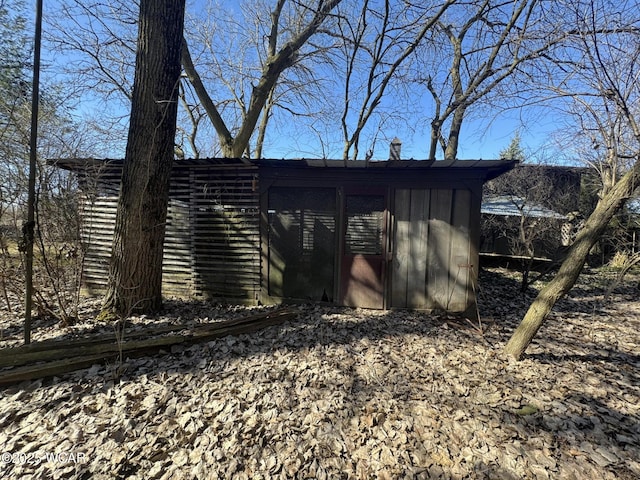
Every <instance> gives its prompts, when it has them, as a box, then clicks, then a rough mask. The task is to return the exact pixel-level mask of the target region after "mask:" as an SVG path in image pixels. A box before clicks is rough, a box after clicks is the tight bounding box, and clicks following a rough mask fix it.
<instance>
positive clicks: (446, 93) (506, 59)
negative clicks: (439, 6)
mask: <svg viewBox="0 0 640 480" xmlns="http://www.w3.org/2000/svg"><path fill="white" fill-rule="evenodd" d="M550 6H553V2H542V1H539V0H516V1H497V2H496V1H491V0H478V1H472V2H463V3H460V4H456V5H455V6H454V8H452V9H449V12H448V15H447V16H446V17H445V18H443V19H441V20H440V21H439V22H438V25H437V29H438V33H439V39H438V40H436V41H434V42H433V43H432V44H431V45H429V48H428V49H425V50H424V53H423V57H424V59H425V60H424V61H423V64H422V71H423V72H430V73H429V74H428V75H426V76H425V75H424V74H419V75H417V78H416V80H417V81H418V82H419V83H420V84H422V85H423V86H425V87H426V88H427V90H428V91H429V93H430V94H431V96H432V99H433V114H432V116H431V138H430V141H429V154H428V158H430V159H435V158H436V156H437V151H438V147H440V148H441V149H442V152H443V155H444V158H445V159H450V158H455V157H456V156H457V153H458V148H459V142H460V133H461V129H462V126H463V124H464V122H465V120H466V119H467V118H468V117H469V114H470V113H471V110H472V107H474V106H475V107H479V106H480V105H485V106H486V107H490V108H493V107H496V106H497V107H498V108H499V109H501V110H504V109H505V108H506V107H508V106H509V104H510V103H512V102H515V101H516V100H517V99H518V98H519V94H518V93H517V92H518V77H519V75H520V73H521V72H522V70H523V69H524V68H525V67H526V66H527V65H528V64H530V63H533V62H536V61H538V60H539V59H540V58H541V57H542V56H543V55H544V54H545V53H546V52H547V51H548V50H549V49H550V48H551V47H552V46H553V45H554V44H556V43H557V42H559V41H561V40H562V38H564V37H565V36H566V35H567V33H566V32H563V31H562V30H561V29H559V28H557V26H556V25H554V24H553V23H552V22H550V18H553V16H554V15H555V14H556V12H551V11H549V8H551V7H550Z"/></svg>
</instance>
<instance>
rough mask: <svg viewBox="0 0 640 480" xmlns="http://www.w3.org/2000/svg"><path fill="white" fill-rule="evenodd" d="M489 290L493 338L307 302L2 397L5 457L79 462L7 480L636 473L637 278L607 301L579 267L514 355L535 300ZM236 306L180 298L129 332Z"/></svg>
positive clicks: (440, 322)
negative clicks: (199, 340) (286, 313)
mask: <svg viewBox="0 0 640 480" xmlns="http://www.w3.org/2000/svg"><path fill="white" fill-rule="evenodd" d="M482 280H483V282H482V285H483V287H482V290H481V291H480V300H481V307H480V308H481V312H482V313H483V322H484V325H485V327H486V328H485V330H486V331H485V333H484V336H481V335H480V334H479V332H478V329H477V328H475V326H473V325H472V324H470V323H468V322H466V321H464V320H461V319H456V318H452V317H449V316H438V315H426V314H423V313H419V312H406V311H391V312H379V311H367V310H358V309H344V308H330V307H318V306H301V307H299V309H300V310H299V315H298V317H297V318H296V319H295V320H293V321H290V322H287V323H286V324H284V325H282V326H275V327H269V328H267V329H265V330H262V331H260V332H257V333H254V334H246V335H240V336H237V337H226V338H222V339H219V340H216V341H212V342H209V343H206V344H202V345H193V346H189V347H186V348H182V347H178V348H174V350H173V351H172V352H170V353H167V354H166V355H157V356H155V357H148V358H138V359H134V360H128V361H127V362H126V364H127V365H126V367H127V370H126V372H125V374H124V376H123V377H122V378H121V379H120V380H117V381H114V379H113V370H114V369H113V368H112V366H109V365H107V366H101V365H95V366H94V367H92V368H90V369H88V370H87V369H85V370H81V371H78V372H75V373H73V374H68V375H64V376H62V377H60V378H55V379H48V380H44V381H42V380H39V381H34V382H28V383H26V382H25V383H23V384H20V385H18V386H14V387H10V388H5V389H4V390H2V391H0V445H1V446H2V447H3V448H2V450H3V451H4V452H10V453H14V454H19V453H22V454H25V455H26V454H29V453H31V454H32V456H35V455H36V454H40V453H41V452H73V453H75V454H76V455H77V454H81V456H80V457H79V458H80V459H81V460H82V461H79V462H57V463H53V462H42V463H38V464H34V463H33V462H32V463H31V464H29V463H26V462H23V463H21V462H19V461H18V462H3V463H2V464H0V476H2V478H30V477H32V478H89V477H91V478H114V477H120V478H125V477H126V478H141V479H142V478H145V479H147V478H166V479H169V478H394V479H395V478H445V479H450V478H507V479H511V478H513V479H516V478H517V479H519V478H554V479H555V478H575V479H582V478H611V479H613V478H622V479H631V478H637V477H639V476H640V454H639V453H638V452H640V426H639V425H640V406H639V405H640V373H639V372H640V370H639V368H640V358H639V356H638V352H639V351H640V350H639V348H638V347H639V344H640V341H639V339H638V335H639V334H638V331H639V330H640V329H639V327H640V308H639V307H638V304H637V300H638V291H637V289H636V287H635V284H631V283H628V284H626V285H623V286H622V287H621V288H620V289H618V290H616V291H615V292H614V295H613V301H612V302H610V303H608V304H603V303H602V301H601V296H602V294H603V293H604V287H606V279H604V280H603V278H602V277H601V275H592V276H590V275H586V276H585V277H584V281H583V283H582V284H581V285H579V286H578V287H577V288H576V289H575V291H574V292H572V294H571V295H570V296H569V297H568V298H567V299H566V300H564V301H563V302H562V303H561V304H560V305H559V308H558V309H557V311H556V312H555V313H554V314H553V317H552V318H551V319H550V320H549V322H548V323H547V324H546V325H545V327H543V329H542V330H541V332H540V333H539V336H538V337H537V339H536V341H535V342H534V344H532V346H531V347H530V349H529V350H528V352H527V353H528V355H527V356H526V358H525V360H523V361H521V362H518V363H516V362H512V361H510V360H509V359H507V358H505V357H503V356H502V354H501V349H502V346H503V345H504V343H505V342H506V340H507V339H508V335H509V333H510V331H511V330H512V328H513V327H514V326H515V324H516V322H517V321H518V320H519V319H520V318H521V315H522V312H523V309H524V308H526V304H527V302H528V301H529V300H530V298H527V297H524V298H523V297H522V296H521V295H520V294H519V293H516V292H518V287H517V285H515V286H514V285H512V282H511V280H509V278H508V276H506V275H505V272H503V271H499V270H490V271H487V272H483V279H482ZM599 286H602V287H603V288H599ZM533 293H534V292H531V293H530V295H533ZM530 295H529V296H530ZM254 310H255V309H254ZM243 313H246V309H244V308H237V307H235V308H224V307H219V306H218V307H216V306H210V305H205V304H199V305H194V304H190V305H182V304H177V303H176V304H173V306H172V308H171V309H170V311H169V312H168V313H167V314H166V315H165V316H163V317H158V318H153V319H151V318H133V319H132V323H133V325H134V326H133V327H132V328H135V325H137V324H149V323H153V322H157V323H172V322H180V321H182V322H196V323H197V322H198V321H201V320H202V319H203V318H204V317H206V316H208V317H214V316H215V317H217V318H221V319H222V318H228V317H232V316H234V315H240V314H243ZM74 328H76V329H80V330H82V329H83V328H84V329H85V330H87V331H89V330H92V329H94V328H96V327H95V325H92V324H91V322H89V321H88V322H86V323H85V324H84V325H79V326H76V327H74ZM43 330H45V331H47V332H49V334H50V335H60V331H56V329H55V328H53V327H51V326H49V327H48V328H44V329H43ZM14 457H15V458H17V459H18V460H19V458H18V457H16V456H15V455H14ZM23 458H26V457H23Z"/></svg>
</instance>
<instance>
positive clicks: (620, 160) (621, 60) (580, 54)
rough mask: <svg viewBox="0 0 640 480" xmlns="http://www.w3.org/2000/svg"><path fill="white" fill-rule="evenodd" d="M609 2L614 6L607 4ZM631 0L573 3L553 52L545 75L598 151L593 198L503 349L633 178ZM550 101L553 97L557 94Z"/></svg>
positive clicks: (533, 325) (556, 286) (560, 281)
mask: <svg viewBox="0 0 640 480" xmlns="http://www.w3.org/2000/svg"><path fill="white" fill-rule="evenodd" d="M614 7H615V8H614ZM638 17H639V14H638V10H637V5H636V4H635V2H630V3H621V4H615V5H613V4H609V3H608V2H606V1H603V2H599V1H597V0H591V1H579V0H576V1H575V2H573V10H572V11H571V15H570V16H568V18H569V19H570V20H571V21H573V22H575V25H574V27H573V34H572V38H571V41H570V42H568V43H567V44H565V45H564V48H562V49H557V50H556V51H555V52H554V57H553V58H554V60H555V62H554V63H553V64H552V65H550V66H549V68H550V70H549V78H550V80H553V83H552V85H553V86H554V91H555V93H556V95H558V96H560V97H562V98H564V99H567V100H570V101H571V102H572V103H571V104H570V105H571V106H572V108H570V109H569V112H570V113H572V114H574V115H576V117H575V118H576V125H577V129H578V132H579V135H581V136H583V137H584V136H586V137H587V138H588V140H589V141H590V142H591V144H592V147H593V148H594V149H595V150H597V151H599V152H601V153H600V154H599V155H598V162H599V165H600V170H601V172H602V175H601V180H602V185H601V189H600V193H599V197H600V198H599V200H598V203H597V205H596V207H595V209H594V211H593V213H592V214H591V215H590V216H589V218H588V219H587V220H586V221H585V224H584V227H583V228H582V230H581V231H580V232H579V233H578V235H577V238H576V240H575V242H574V243H573V245H572V246H571V248H570V250H569V252H568V254H567V257H566V259H565V261H564V262H563V263H562V265H561V267H560V269H559V271H558V273H557V275H556V276H555V277H554V278H553V279H552V280H551V281H550V282H549V283H548V284H547V285H546V286H545V287H544V288H543V289H542V290H541V291H540V293H539V294H538V296H537V297H536V299H535V300H534V301H533V303H532V304H531V306H530V307H529V309H528V311H527V313H526V315H525V316H524V318H523V320H522V322H521V323H520V325H519V326H518V328H517V329H516V330H515V331H514V333H513V335H512V336H511V338H510V339H509V341H508V343H507V344H506V346H505V352H506V353H507V354H508V355H510V356H512V357H514V358H516V359H519V358H521V357H522V355H523V354H524V352H525V350H526V348H527V346H528V345H529V344H530V342H531V340H532V339H533V338H534V336H535V335H536V333H537V331H538V329H539V328H540V327H541V326H542V325H543V323H544V321H545V320H546V318H547V316H548V315H549V313H550V312H551V309H552V308H553V306H554V305H555V304H556V302H557V301H558V300H559V299H560V298H562V297H563V296H564V295H565V294H566V293H567V292H568V291H569V290H570V289H571V288H572V287H573V285H574V284H575V282H576V280H577V278H578V276H579V274H580V272H581V270H582V267H583V266H584V263H585V261H586V259H587V256H588V254H589V251H590V250H591V248H592V247H593V245H594V244H595V243H596V242H597V241H598V239H599V238H600V237H601V235H602V233H603V232H604V231H605V229H606V227H607V225H608V224H609V222H610V221H611V219H612V218H613V216H614V215H615V214H616V212H618V211H619V210H620V208H621V207H622V206H623V205H624V204H625V202H626V201H627V199H629V198H630V197H631V196H632V195H633V193H634V191H636V189H637V188H638V185H639V182H640V121H639V117H638V115H639V113H640V112H639V110H638V105H640V63H639V62H640V60H639V59H640V29H639V28H638V25H639V24H640V18H638ZM556 99H557V97H556Z"/></svg>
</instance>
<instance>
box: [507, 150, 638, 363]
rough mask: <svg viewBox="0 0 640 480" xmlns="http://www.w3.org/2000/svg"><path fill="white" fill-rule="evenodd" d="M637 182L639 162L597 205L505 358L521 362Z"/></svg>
mask: <svg viewBox="0 0 640 480" xmlns="http://www.w3.org/2000/svg"><path fill="white" fill-rule="evenodd" d="M639 180H640V161H637V162H636V164H635V165H634V167H633V169H632V170H630V171H629V172H628V173H627V174H626V175H625V176H624V177H622V179H621V180H620V181H619V182H618V183H617V184H616V185H614V186H613V187H612V188H611V189H610V190H609V191H608V192H607V193H606V194H605V195H604V196H603V197H602V198H601V199H600V201H599V202H598V204H597V205H596V208H595V210H594V211H593V213H592V214H591V215H590V216H589V218H588V219H587V221H586V222H585V225H584V227H583V229H582V230H581V231H580V233H579V234H578V237H577V238H576V241H575V242H574V243H573V245H572V246H571V248H570V249H569V252H568V254H567V257H566V258H565V260H564V261H563V262H562V265H561V266H560V270H558V273H557V274H556V276H555V277H553V279H552V280H551V281H550V282H549V283H548V284H547V285H546V286H545V287H544V288H543V289H542V290H540V293H539V294H538V296H537V297H536V299H535V300H534V301H533V303H532V304H531V306H530V307H529V310H527V313H526V314H525V316H524V318H523V319H522V322H520V325H519V326H518V328H516V330H515V331H514V332H513V335H512V336H511V338H510V339H509V341H508V342H507V344H506V345H505V348H504V351H505V353H506V354H507V355H510V356H512V357H513V358H515V359H516V360H520V359H521V358H522V356H523V354H524V352H525V350H526V349H527V347H528V346H529V344H530V343H531V340H533V337H535V335H536V333H537V332H538V330H539V329H540V327H541V326H542V324H543V323H544V321H545V319H546V318H547V316H548V315H549V313H550V312H551V309H552V308H553V306H554V305H555V304H556V302H557V301H558V300H560V299H561V298H562V297H563V296H564V295H565V294H566V293H567V292H568V291H569V290H571V288H572V287H573V285H574V284H575V282H576V280H577V279H578V276H579V275H580V272H581V270H582V267H583V266H584V264H585V262H586V260H587V256H588V255H589V251H590V250H591V248H592V247H593V246H594V245H595V243H596V242H597V241H598V239H599V238H600V237H601V235H602V233H603V231H604V229H605V228H606V227H607V225H608V224H609V222H610V221H611V219H612V218H613V216H614V215H615V213H616V212H617V211H618V210H619V209H620V208H621V207H622V205H624V202H625V201H626V200H627V199H628V198H629V196H631V194H632V193H633V191H634V190H635V188H636V187H637V186H638V181H639Z"/></svg>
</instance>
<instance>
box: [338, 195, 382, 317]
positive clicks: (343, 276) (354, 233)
mask: <svg viewBox="0 0 640 480" xmlns="http://www.w3.org/2000/svg"><path fill="white" fill-rule="evenodd" d="M386 205H387V198H386V194H385V193H384V192H381V191H375V192H374V191H372V192H371V193H369V192H367V193H357V194H356V193H354V194H350V193H348V192H347V194H346V196H345V202H344V219H345V220H344V221H345V226H344V250H343V256H342V262H341V266H340V272H341V273H340V298H341V303H342V304H343V305H348V306H351V307H364V308H380V309H382V308H384V273H385V269H384V264H385V246H386V211H387V210H386Z"/></svg>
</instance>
